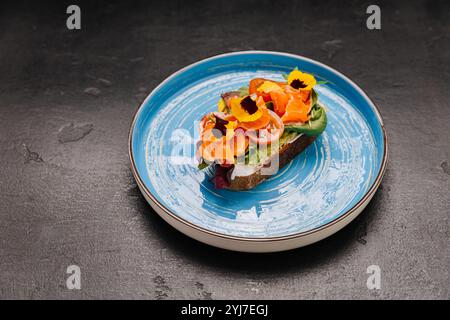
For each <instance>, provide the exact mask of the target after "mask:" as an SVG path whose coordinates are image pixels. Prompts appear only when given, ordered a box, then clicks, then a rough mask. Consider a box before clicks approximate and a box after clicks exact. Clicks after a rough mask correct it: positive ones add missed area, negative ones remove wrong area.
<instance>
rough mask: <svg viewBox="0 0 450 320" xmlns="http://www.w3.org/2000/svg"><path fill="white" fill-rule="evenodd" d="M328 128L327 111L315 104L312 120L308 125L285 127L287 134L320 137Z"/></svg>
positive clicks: (287, 125)
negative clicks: (294, 133)
mask: <svg viewBox="0 0 450 320" xmlns="http://www.w3.org/2000/svg"><path fill="white" fill-rule="evenodd" d="M326 126H327V115H326V112H325V109H324V108H323V107H322V106H321V105H319V104H317V103H316V104H315V105H314V106H313V107H312V109H311V118H310V119H309V121H308V122H307V123H298V124H296V123H289V124H285V125H284V130H285V131H287V132H297V133H304V134H306V135H308V136H318V135H319V134H321V133H322V132H323V131H324V130H325V127H326Z"/></svg>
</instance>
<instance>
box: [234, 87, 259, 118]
mask: <svg viewBox="0 0 450 320" xmlns="http://www.w3.org/2000/svg"><path fill="white" fill-rule="evenodd" d="M230 105H231V113H232V114H233V116H235V117H236V119H237V120H238V121H239V122H250V121H255V120H257V119H259V118H260V117H261V116H262V110H261V109H262V108H265V105H266V104H265V102H264V99H263V98H262V97H258V96H257V95H256V94H252V95H250V96H246V97H244V98H239V97H234V98H231V100H230Z"/></svg>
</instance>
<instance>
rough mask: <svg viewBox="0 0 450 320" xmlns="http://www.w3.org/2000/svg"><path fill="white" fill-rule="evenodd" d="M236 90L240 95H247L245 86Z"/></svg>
mask: <svg viewBox="0 0 450 320" xmlns="http://www.w3.org/2000/svg"><path fill="white" fill-rule="evenodd" d="M238 91H239V96H240V97H245V96H248V87H246V86H243V87H240V88H239V90H238Z"/></svg>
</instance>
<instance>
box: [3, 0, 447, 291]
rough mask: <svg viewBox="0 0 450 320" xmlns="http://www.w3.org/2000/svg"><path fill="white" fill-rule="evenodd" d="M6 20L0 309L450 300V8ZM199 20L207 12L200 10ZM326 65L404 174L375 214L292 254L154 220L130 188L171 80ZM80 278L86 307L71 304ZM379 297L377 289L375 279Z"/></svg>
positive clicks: (14, 9)
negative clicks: (192, 234)
mask: <svg viewBox="0 0 450 320" xmlns="http://www.w3.org/2000/svg"><path fill="white" fill-rule="evenodd" d="M186 2H187V1H164V2H161V3H160V4H150V1H136V2H134V1H133V4H131V1H121V3H109V4H108V3H107V2H104V3H102V2H96V4H93V3H88V2H78V4H80V6H81V9H82V30H81V31H69V30H67V29H66V17H67V15H66V13H65V10H66V7H67V5H68V4H70V3H69V2H67V3H64V1H60V2H59V3H57V2H56V1H55V2H49V1H39V2H38V1H33V2H32V1H29V2H20V1H14V2H8V1H2V2H1V4H0V30H1V32H0V151H1V152H0V298H34V299H44V298H70V299H71V298H83V299H85V298H146V299H147V298H148V299H172V298H192V299H220V298H256V299H259V298H283V299H285V298H295V299H297V298H300V299H303V298H312V299H316V298H344V299H347V298H388V299H389V298H401V299H406V298H427V299H428V298H446V299H448V298H450V294H449V287H450V281H449V265H450V258H449V239H448V238H449V222H448V217H449V212H450V196H449V190H450V139H449V136H450V125H449V123H450V94H449V84H450V39H449V38H450V3H449V2H448V1H416V2H413V1H400V2H399V1H396V2H395V3H394V2H391V1H389V2H388V1H386V2H385V1H378V2H377V3H378V4H379V5H380V6H381V9H382V30H381V31H369V30H367V29H366V27H365V19H366V17H367V15H366V14H365V10H366V8H367V6H368V4H370V3H371V2H357V1H316V0H314V1H293V0H290V1H284V0H277V1H265V0H257V1H240V2H237V1H206V0H204V1H195V3H193V4H191V5H189V6H186V5H185V4H184V5H183V3H186ZM192 2H194V1H192ZM248 49H262V50H278V51H285V52H291V53H295V54H301V55H304V56H307V57H311V58H313V59H316V60H319V61H322V62H324V63H326V64H329V65H330V66H332V67H334V68H336V69H337V70H339V71H341V72H343V73H344V74H346V75H348V76H349V77H350V78H352V79H353V80H354V81H355V82H356V83H358V84H360V86H361V87H362V88H363V89H364V90H365V91H366V92H367V93H368V95H369V96H370V97H372V98H373V100H374V101H375V103H376V104H377V105H378V107H379V108H380V110H381V113H382V115H383V117H384V120H385V122H386V127H387V131H388V135H389V139H390V161H389V165H388V170H387V172H386V175H385V178H384V180H383V183H382V185H381V187H380V190H379V191H378V192H377V194H376V195H375V197H374V199H373V201H372V202H371V203H370V205H369V206H368V208H367V209H366V210H365V211H364V213H363V214H362V215H361V216H360V217H359V218H358V219H357V220H356V221H354V222H353V223H351V225H349V226H348V227H347V228H345V229H344V230H342V231H341V232H339V233H337V234H336V235H334V236H332V237H330V238H328V239H326V240H324V241H322V242H320V243H317V244H315V245H312V246H309V247H306V248H303V249H299V250H294V251H290V252H286V253H279V254H266V255H251V254H238V253H232V252H226V251H222V250H218V249H215V248H211V247H208V246H206V245H202V244H200V243H197V242H195V241H194V240H191V239H189V238H187V237H185V236H184V235H182V234H180V233H178V232H177V231H175V230H174V229H172V228H171V227H170V226H169V225H167V224H166V223H165V222H163V221H162V220H161V219H160V218H159V217H158V216H157V215H156V214H155V213H154V212H153V211H152V209H151V208H150V207H149V205H147V204H146V202H145V200H144V199H143V197H142V196H141V195H140V193H139V191H138V189H137V187H136V184H135V182H134V180H133V177H132V175H131V173H130V170H129V161H128V155H127V134H128V129H129V125H130V121H131V117H132V115H133V113H134V111H135V109H136V108H137V107H138V104H139V102H140V101H141V100H142V99H143V98H144V97H145V95H146V94H147V93H149V91H150V90H151V89H152V88H154V87H155V86H156V85H157V84H158V83H159V82H160V81H161V80H163V79H164V78H165V77H166V76H168V75H169V74H171V73H172V72H174V71H176V70H177V69H179V68H181V67H183V66H185V65H187V64H190V63H192V62H195V61H197V60H199V59H202V58H205V57H208V56H211V55H215V54H219V53H223V52H229V51H237V50H248ZM70 264H77V265H79V266H80V267H81V272H82V289H81V290H78V291H77V290H74V291H69V290H67V289H66V287H65V279H66V273H65V271H66V267H67V266H68V265H70ZM371 264H377V265H379V266H380V267H381V270H382V290H379V291H369V290H368V289H367V288H366V279H367V275H366V268H367V266H369V265H371Z"/></svg>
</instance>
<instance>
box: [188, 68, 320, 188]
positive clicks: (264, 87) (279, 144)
mask: <svg viewBox="0 0 450 320" xmlns="http://www.w3.org/2000/svg"><path fill="white" fill-rule="evenodd" d="M285 78H286V81H285V82H280V81H274V80H270V79H263V78H255V79H252V80H251V81H250V83H249V86H248V87H243V88H240V89H239V90H237V91H231V92H226V93H223V94H222V97H221V99H220V100H219V103H218V111H217V112H211V113H209V114H207V115H205V116H204V117H203V118H202V119H201V121H200V135H199V137H200V140H199V143H198V149H197V157H198V160H199V169H205V168H207V167H208V168H209V170H212V174H213V181H214V184H215V187H216V188H220V189H222V188H224V189H231V190H249V189H252V188H254V187H255V186H256V185H258V184H259V183H261V182H262V181H264V180H265V179H267V178H268V177H270V176H271V175H273V174H275V173H276V172H277V171H278V170H279V169H281V168H282V167H283V166H285V165H286V164H287V163H289V161H291V160H292V159H293V158H294V157H295V156H296V155H298V154H299V153H301V152H302V151H303V150H305V149H306V148H307V147H308V146H309V145H310V144H311V143H313V142H314V140H315V139H316V137H317V136H318V135H320V134H321V133H322V132H323V131H324V130H325V127H326V125H327V116H326V113H325V109H324V107H323V106H322V105H320V104H319V103H318V99H317V98H318V97H317V93H316V91H314V86H315V85H316V84H317V82H316V79H315V78H314V76H313V75H311V74H307V73H304V72H301V71H300V70H298V69H297V68H296V69H294V70H293V71H292V72H291V73H290V74H289V75H287V76H285Z"/></svg>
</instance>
